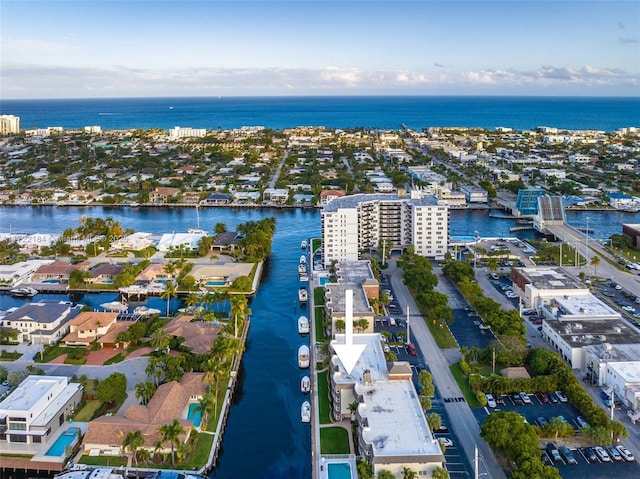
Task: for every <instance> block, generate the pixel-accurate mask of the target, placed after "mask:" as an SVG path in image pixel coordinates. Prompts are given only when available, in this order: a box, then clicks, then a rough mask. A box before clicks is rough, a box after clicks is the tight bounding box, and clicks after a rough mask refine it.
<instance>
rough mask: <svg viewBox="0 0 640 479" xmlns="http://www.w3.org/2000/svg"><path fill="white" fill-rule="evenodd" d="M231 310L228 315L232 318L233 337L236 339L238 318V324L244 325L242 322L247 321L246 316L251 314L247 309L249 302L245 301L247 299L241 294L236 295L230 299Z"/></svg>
mask: <svg viewBox="0 0 640 479" xmlns="http://www.w3.org/2000/svg"><path fill="white" fill-rule="evenodd" d="M230 301H231V310H230V311H229V314H230V315H231V316H233V318H234V319H233V324H234V328H233V337H234V338H237V337H238V317H240V324H243V323H244V320H245V319H247V316H248V315H249V314H251V310H250V309H249V302H248V301H247V297H246V296H245V295H243V294H236V295H234V296H232V297H231V300H230Z"/></svg>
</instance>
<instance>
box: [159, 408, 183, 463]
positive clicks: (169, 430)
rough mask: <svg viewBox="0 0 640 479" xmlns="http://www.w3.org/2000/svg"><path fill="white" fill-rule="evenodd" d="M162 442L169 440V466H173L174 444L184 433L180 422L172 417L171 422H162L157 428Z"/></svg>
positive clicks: (175, 444)
mask: <svg viewBox="0 0 640 479" xmlns="http://www.w3.org/2000/svg"><path fill="white" fill-rule="evenodd" d="M158 432H159V433H160V438H161V439H162V443H163V444H164V443H165V442H169V444H170V445H171V467H174V466H175V446H177V445H178V444H179V443H180V436H181V435H183V434H184V433H185V431H184V428H183V427H182V424H180V421H178V420H177V419H174V420H173V422H172V423H171V424H163V425H162V426H160V429H158Z"/></svg>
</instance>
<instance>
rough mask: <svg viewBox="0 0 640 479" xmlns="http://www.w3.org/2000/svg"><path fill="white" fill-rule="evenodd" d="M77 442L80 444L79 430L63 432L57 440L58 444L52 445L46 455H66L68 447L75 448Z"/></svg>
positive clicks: (71, 429)
mask: <svg viewBox="0 0 640 479" xmlns="http://www.w3.org/2000/svg"><path fill="white" fill-rule="evenodd" d="M76 442H78V428H77V427H70V428H69V429H67V430H66V431H65V432H63V433H62V434H61V435H60V437H59V438H58V439H56V442H54V443H53V444H52V446H51V447H50V448H49V450H48V451H47V452H46V453H45V454H44V455H45V456H62V455H63V454H64V453H65V449H66V448H67V446H73V445H74V444H75V443H76Z"/></svg>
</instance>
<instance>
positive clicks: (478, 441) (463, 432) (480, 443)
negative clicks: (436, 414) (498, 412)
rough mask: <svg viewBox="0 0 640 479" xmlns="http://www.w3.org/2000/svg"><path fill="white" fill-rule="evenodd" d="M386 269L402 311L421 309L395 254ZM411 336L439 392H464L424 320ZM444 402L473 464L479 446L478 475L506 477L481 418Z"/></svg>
mask: <svg viewBox="0 0 640 479" xmlns="http://www.w3.org/2000/svg"><path fill="white" fill-rule="evenodd" d="M386 273H387V274H388V275H389V277H390V278H391V286H392V288H393V292H394V295H395V297H396V299H397V300H398V303H399V304H400V307H401V308H402V309H403V311H402V312H403V314H406V307H407V306H408V307H409V308H410V311H418V308H417V306H416V304H415V302H414V301H413V297H412V296H411V294H410V293H409V290H408V289H407V287H406V286H405V284H404V282H403V281H402V270H399V269H397V267H396V263H395V258H394V259H392V260H390V261H389V267H388V269H387V270H386ZM413 317H415V316H413ZM411 339H412V342H415V343H417V344H418V345H419V347H420V350H421V351H422V352H423V354H424V356H425V358H424V359H425V361H426V362H427V364H428V365H429V369H430V371H431V374H432V375H433V382H434V384H435V386H436V387H437V388H438V390H439V391H440V395H441V396H443V397H461V396H463V394H462V392H461V391H460V388H459V387H458V384H457V383H456V381H455V379H454V377H453V375H452V374H451V371H450V370H449V365H450V363H449V360H448V359H447V356H445V354H444V353H443V351H442V350H440V348H439V347H438V346H437V345H436V343H435V340H434V339H433V336H431V333H430V332H429V329H428V328H427V325H426V324H425V322H424V321H418V320H415V321H413V322H412V323H411ZM444 406H445V409H446V411H447V414H448V416H449V420H450V422H451V424H450V426H451V427H452V428H453V429H454V431H455V432H456V435H457V436H458V439H459V441H460V445H461V446H462V449H463V451H464V454H465V455H466V457H467V460H468V461H469V464H474V461H475V457H474V455H475V454H474V452H475V447H476V446H477V447H478V451H479V455H480V456H481V460H480V464H479V471H478V473H479V475H480V476H483V474H484V475H485V476H483V477H489V478H493V479H503V478H506V475H505V473H504V471H503V470H502V468H501V467H500V465H499V464H498V461H497V460H496V458H495V456H494V454H493V452H492V451H491V449H490V448H489V446H488V444H487V443H486V442H485V441H484V439H482V437H480V426H478V422H477V420H476V418H475V416H474V415H473V413H472V412H471V408H470V407H469V405H468V404H467V403H466V402H449V403H444Z"/></svg>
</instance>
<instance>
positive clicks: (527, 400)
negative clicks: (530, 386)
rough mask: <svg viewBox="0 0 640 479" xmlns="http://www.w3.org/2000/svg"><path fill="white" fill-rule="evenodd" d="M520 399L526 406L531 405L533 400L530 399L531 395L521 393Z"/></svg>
mask: <svg viewBox="0 0 640 479" xmlns="http://www.w3.org/2000/svg"><path fill="white" fill-rule="evenodd" d="M520 398H521V399H522V402H523V403H525V404H531V398H530V397H529V395H528V394H527V393H525V392H521V393H520Z"/></svg>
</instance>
